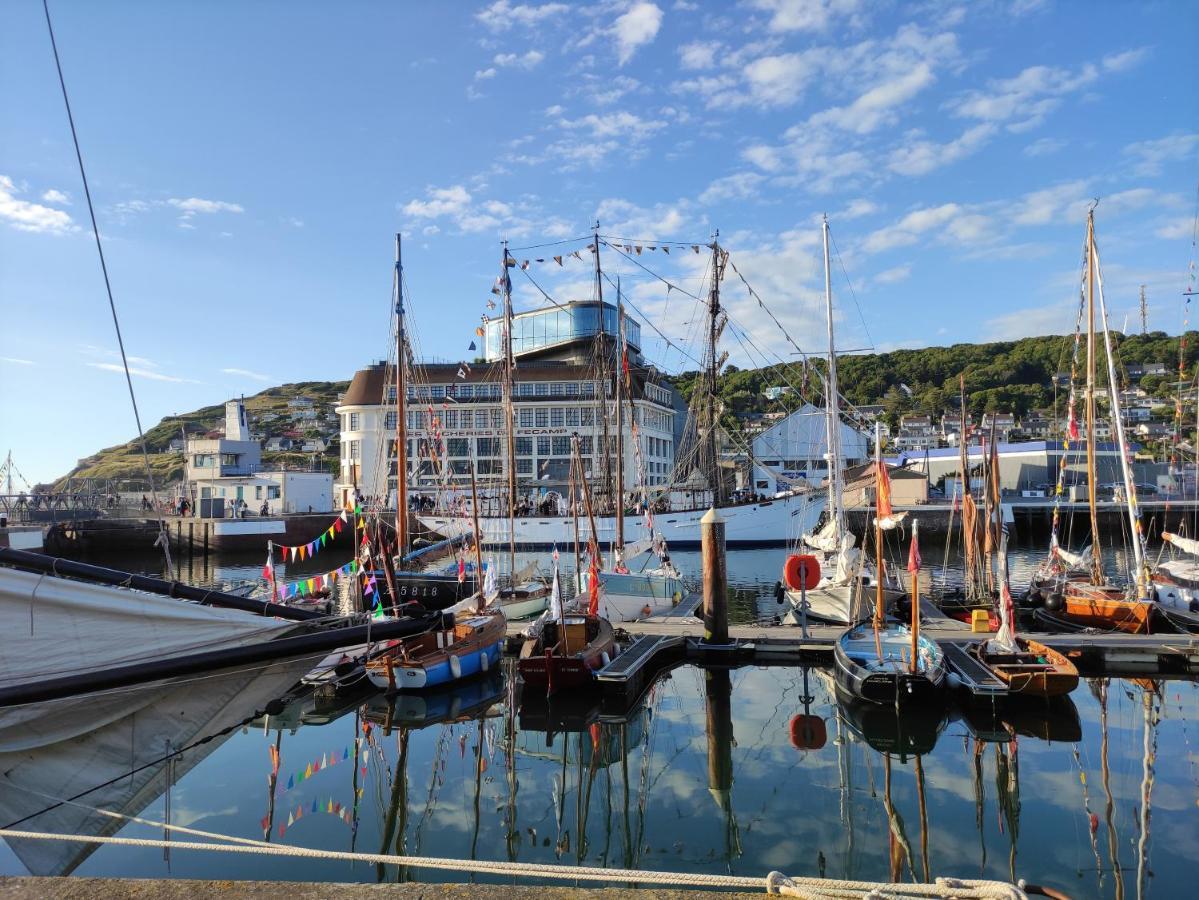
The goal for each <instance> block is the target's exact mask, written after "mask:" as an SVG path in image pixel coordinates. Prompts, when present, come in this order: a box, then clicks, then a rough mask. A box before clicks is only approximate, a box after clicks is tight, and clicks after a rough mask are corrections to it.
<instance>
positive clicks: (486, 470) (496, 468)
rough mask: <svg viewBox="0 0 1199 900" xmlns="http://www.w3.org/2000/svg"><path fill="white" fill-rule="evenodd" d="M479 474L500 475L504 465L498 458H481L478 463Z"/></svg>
mask: <svg viewBox="0 0 1199 900" xmlns="http://www.w3.org/2000/svg"><path fill="white" fill-rule="evenodd" d="M478 472H479V474H480V475H502V474H503V473H504V467H503V465H502V464H501V463H500V461H499V460H498V459H481V460H479V464H478Z"/></svg>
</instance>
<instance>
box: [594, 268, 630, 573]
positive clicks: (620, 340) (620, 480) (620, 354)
mask: <svg viewBox="0 0 1199 900" xmlns="http://www.w3.org/2000/svg"><path fill="white" fill-rule="evenodd" d="M597 259H598V256H597ZM616 332H617V335H618V337H617V344H616V373H615V376H614V380H615V382H616V548H617V551H618V552H619V553H620V561H621V562H623V561H624V402H623V396H624V395H623V393H622V392H623V385H624V378H623V377H622V376H623V374H624V300H623V299H622V298H621V295H620V278H619V276H618V277H617V279H616Z"/></svg>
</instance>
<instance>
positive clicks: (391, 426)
mask: <svg viewBox="0 0 1199 900" xmlns="http://www.w3.org/2000/svg"><path fill="white" fill-rule="evenodd" d="M395 427H396V414H395V410H394V409H393V410H392V411H391V412H389V413H387V414H386V415H385V416H383V430H384V431H395Z"/></svg>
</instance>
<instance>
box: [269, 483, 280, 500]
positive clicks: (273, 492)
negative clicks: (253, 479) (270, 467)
mask: <svg viewBox="0 0 1199 900" xmlns="http://www.w3.org/2000/svg"><path fill="white" fill-rule="evenodd" d="M266 499H268V500H278V499H279V485H277V484H268V485H267V486H266Z"/></svg>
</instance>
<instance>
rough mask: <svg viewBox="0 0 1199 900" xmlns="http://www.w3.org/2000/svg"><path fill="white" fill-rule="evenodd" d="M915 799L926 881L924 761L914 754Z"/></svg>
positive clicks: (926, 844)
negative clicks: (918, 813)
mask: <svg viewBox="0 0 1199 900" xmlns="http://www.w3.org/2000/svg"><path fill="white" fill-rule="evenodd" d="M916 799H917V800H918V801H919V804H920V867H921V869H922V871H923V875H924V882H925V884H927V883H928V807H926V806H925V803H924V763H923V762H922V761H921V759H920V754H919V753H917V754H916Z"/></svg>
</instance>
